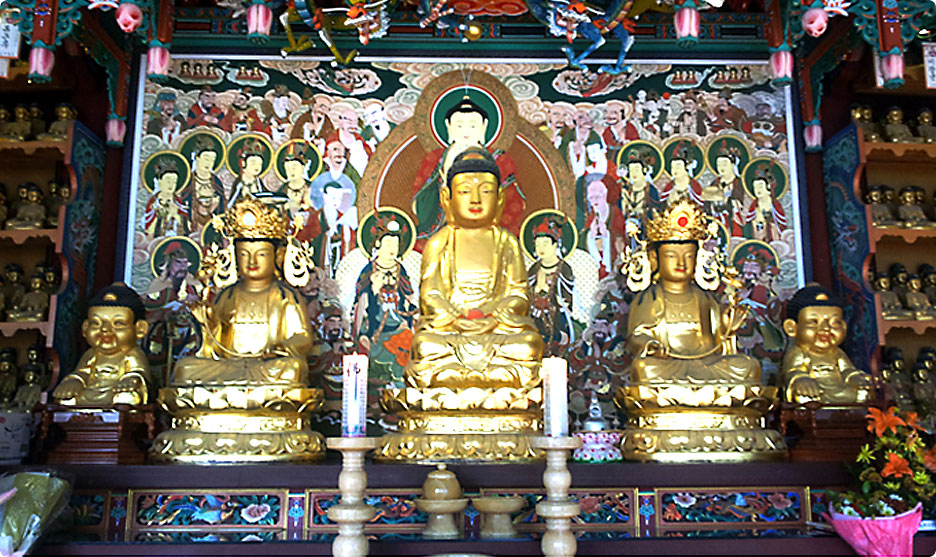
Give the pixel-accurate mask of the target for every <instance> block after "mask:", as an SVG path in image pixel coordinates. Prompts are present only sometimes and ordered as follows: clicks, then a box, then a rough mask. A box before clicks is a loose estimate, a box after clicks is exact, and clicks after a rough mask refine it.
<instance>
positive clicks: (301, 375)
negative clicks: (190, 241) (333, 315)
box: [172, 199, 312, 386]
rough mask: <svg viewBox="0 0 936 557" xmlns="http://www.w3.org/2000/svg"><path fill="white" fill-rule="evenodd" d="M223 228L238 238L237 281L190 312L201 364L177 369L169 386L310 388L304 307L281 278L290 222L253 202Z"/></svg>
mask: <svg viewBox="0 0 936 557" xmlns="http://www.w3.org/2000/svg"><path fill="white" fill-rule="evenodd" d="M238 209H239V210H238ZM260 215H265V216H266V217H267V218H266V219H263V218H262V217H261V216H260ZM225 226H226V227H228V229H229V230H231V231H232V232H233V234H234V236H235V238H236V240H235V242H234V257H235V261H236V265H237V274H238V277H240V279H239V280H238V281H237V282H236V283H235V284H233V285H232V286H229V287H227V288H225V289H224V290H222V291H221V292H220V293H219V294H218V296H217V297H216V298H215V299H214V301H213V302H211V303H206V302H201V301H200V302H197V303H196V304H194V305H193V306H191V310H192V315H193V316H194V317H195V319H196V320H197V321H198V322H199V323H200V324H201V325H202V330H203V331H204V336H205V340H204V343H203V344H202V348H201V350H199V352H198V354H197V355H196V356H192V357H188V358H182V359H181V360H179V361H178V362H177V363H176V366H175V370H174V374H173V376H172V385H175V386H185V385H270V384H280V385H288V386H297V385H301V386H305V385H308V367H307V365H306V352H307V351H308V349H309V348H311V346H312V334H311V331H310V328H309V317H308V315H307V313H306V306H305V303H304V302H303V301H302V299H301V297H300V296H299V294H298V293H297V292H296V291H295V290H293V288H292V287H291V286H289V285H288V284H286V282H285V281H282V280H279V279H278V278H277V269H276V257H277V253H276V252H277V240H276V238H281V237H282V236H283V235H285V233H286V228H285V227H286V224H285V221H283V219H281V218H280V217H279V216H278V215H274V213H272V212H270V211H267V210H266V209H265V208H263V207H262V205H259V202H256V201H255V200H253V199H250V200H247V201H245V202H244V203H242V204H240V205H237V206H236V209H235V211H234V212H233V213H231V212H229V213H227V214H225Z"/></svg>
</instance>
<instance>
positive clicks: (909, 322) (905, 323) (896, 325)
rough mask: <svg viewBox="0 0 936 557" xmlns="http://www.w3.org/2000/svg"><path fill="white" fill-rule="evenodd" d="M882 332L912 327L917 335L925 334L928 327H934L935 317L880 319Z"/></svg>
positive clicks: (935, 325) (935, 324)
mask: <svg viewBox="0 0 936 557" xmlns="http://www.w3.org/2000/svg"><path fill="white" fill-rule="evenodd" d="M880 322H881V324H882V325H883V329H884V334H885V335H886V334H887V333H889V332H891V331H893V330H894V329H913V332H914V333H916V334H918V335H925V334H926V331H927V330H929V329H936V319H934V320H916V319H894V320H891V319H881V321H880Z"/></svg>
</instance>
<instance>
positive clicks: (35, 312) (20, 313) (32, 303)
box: [6, 275, 49, 321]
mask: <svg viewBox="0 0 936 557" xmlns="http://www.w3.org/2000/svg"><path fill="white" fill-rule="evenodd" d="M48 310H49V294H48V292H46V291H45V280H44V279H43V278H42V275H33V276H32V277H30V279H29V292H27V293H25V294H23V297H22V298H20V300H19V302H18V303H17V304H16V305H14V306H13V307H12V308H10V309H8V310H7V312H6V313H7V320H8V321H45V318H46V312H47V311H48Z"/></svg>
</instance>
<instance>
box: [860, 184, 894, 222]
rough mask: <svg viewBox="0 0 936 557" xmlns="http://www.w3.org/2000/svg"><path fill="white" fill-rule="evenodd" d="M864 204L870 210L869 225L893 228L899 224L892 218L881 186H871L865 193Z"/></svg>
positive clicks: (891, 212)
mask: <svg viewBox="0 0 936 557" xmlns="http://www.w3.org/2000/svg"><path fill="white" fill-rule="evenodd" d="M864 201H865V203H867V204H868V206H869V207H870V208H871V224H873V225H874V226H876V227H878V228H894V227H896V226H897V225H898V224H899V223H898V221H897V219H896V218H894V212H893V211H892V210H891V206H890V204H889V203H887V202H886V201H885V197H884V190H883V188H882V186H872V187H870V188H868V191H867V193H865V199H864Z"/></svg>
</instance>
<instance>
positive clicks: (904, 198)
mask: <svg viewBox="0 0 936 557" xmlns="http://www.w3.org/2000/svg"><path fill="white" fill-rule="evenodd" d="M920 189H921V188H920V187H919V186H906V187H903V188H901V189H900V206H899V207H898V208H897V218H899V219H900V226H901V227H902V228H911V229H915V230H919V229H926V228H933V221H931V220H929V218H928V217H927V216H926V212H925V211H923V206H922V204H921V200H920V195H919V190H920Z"/></svg>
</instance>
